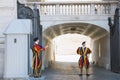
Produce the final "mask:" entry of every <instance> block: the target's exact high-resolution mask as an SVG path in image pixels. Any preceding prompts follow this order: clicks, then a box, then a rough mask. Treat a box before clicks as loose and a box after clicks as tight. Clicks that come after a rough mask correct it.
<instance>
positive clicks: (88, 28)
mask: <svg viewBox="0 0 120 80" xmlns="http://www.w3.org/2000/svg"><path fill="white" fill-rule="evenodd" d="M107 33H108V32H107V31H106V30H105V29H103V28H100V27H99V26H96V25H93V24H87V23H65V24H59V25H54V26H51V27H49V28H47V29H46V30H45V31H44V33H43V36H44V37H45V38H47V39H53V38H55V37H57V36H60V35H64V34H82V35H85V36H89V37H91V38H92V39H99V38H101V37H103V36H105V35H106V34H107Z"/></svg>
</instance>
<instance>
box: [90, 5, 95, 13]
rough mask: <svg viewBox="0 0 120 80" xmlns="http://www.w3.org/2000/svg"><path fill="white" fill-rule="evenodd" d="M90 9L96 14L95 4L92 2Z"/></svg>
mask: <svg viewBox="0 0 120 80" xmlns="http://www.w3.org/2000/svg"><path fill="white" fill-rule="evenodd" d="M90 10H91V15H94V14H95V13H96V12H95V11H96V9H95V4H93V3H91V7H90Z"/></svg>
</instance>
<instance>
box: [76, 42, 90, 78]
mask: <svg viewBox="0 0 120 80" xmlns="http://www.w3.org/2000/svg"><path fill="white" fill-rule="evenodd" d="M90 53H91V50H90V49H89V48H87V47H86V42H85V41H84V42H82V47H78V49H77V54H78V55H80V58H79V61H78V65H79V68H80V76H82V71H83V66H85V69H86V75H87V76H89V74H88V69H89V60H88V55H89V54H90Z"/></svg>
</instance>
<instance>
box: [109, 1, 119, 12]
mask: <svg viewBox="0 0 120 80" xmlns="http://www.w3.org/2000/svg"><path fill="white" fill-rule="evenodd" d="M116 7H117V6H116V4H114V3H113V4H112V3H111V4H110V14H114V13H115V9H116Z"/></svg>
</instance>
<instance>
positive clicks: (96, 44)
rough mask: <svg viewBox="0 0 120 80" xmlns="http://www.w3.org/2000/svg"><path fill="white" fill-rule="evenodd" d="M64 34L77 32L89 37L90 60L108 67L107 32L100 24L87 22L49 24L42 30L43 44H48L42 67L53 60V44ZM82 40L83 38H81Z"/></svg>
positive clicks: (108, 47) (108, 48)
mask: <svg viewBox="0 0 120 80" xmlns="http://www.w3.org/2000/svg"><path fill="white" fill-rule="evenodd" d="M65 34H78V35H84V36H88V37H90V38H91V41H90V43H92V45H91V46H92V47H91V48H92V61H94V62H95V65H97V66H101V67H104V68H106V69H110V43H109V33H108V31H106V30H105V29H103V28H101V27H100V26H97V25H94V24H88V23H64V24H58V25H54V26H50V27H49V28H47V29H45V30H44V32H43V37H44V42H43V43H44V44H45V45H46V44H48V45H49V49H48V50H47V53H48V54H46V56H45V57H44V67H48V66H49V65H50V64H52V63H53V62H55V54H56V52H55V44H54V40H53V39H55V38H56V37H57V36H60V35H65ZM83 40H84V39H83Z"/></svg>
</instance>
